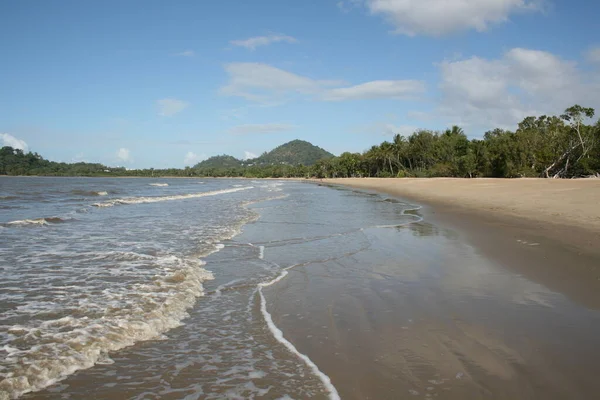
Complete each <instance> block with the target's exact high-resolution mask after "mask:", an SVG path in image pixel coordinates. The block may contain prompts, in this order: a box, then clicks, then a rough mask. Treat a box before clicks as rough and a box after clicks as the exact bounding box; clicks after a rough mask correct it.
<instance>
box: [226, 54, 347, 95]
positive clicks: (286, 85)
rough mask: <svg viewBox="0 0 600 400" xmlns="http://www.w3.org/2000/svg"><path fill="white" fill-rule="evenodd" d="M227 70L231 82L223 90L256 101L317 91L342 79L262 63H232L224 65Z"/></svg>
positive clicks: (228, 93)
mask: <svg viewBox="0 0 600 400" xmlns="http://www.w3.org/2000/svg"><path fill="white" fill-rule="evenodd" d="M225 70H226V71H227V73H228V74H229V83H228V84H227V85H226V86H224V87H222V88H221V89H220V93H221V94H224V95H229V96H240V97H244V98H246V99H248V100H253V101H268V100H269V99H273V97H281V96H282V95H284V94H293V93H301V94H309V93H317V92H319V91H320V90H321V87H323V86H327V85H332V84H336V83H339V82H332V81H318V80H314V79H311V78H307V77H304V76H300V75H296V74H294V73H292V72H288V71H284V70H282V69H279V68H276V67H273V66H271V65H268V64H261V63H231V64H227V65H225Z"/></svg>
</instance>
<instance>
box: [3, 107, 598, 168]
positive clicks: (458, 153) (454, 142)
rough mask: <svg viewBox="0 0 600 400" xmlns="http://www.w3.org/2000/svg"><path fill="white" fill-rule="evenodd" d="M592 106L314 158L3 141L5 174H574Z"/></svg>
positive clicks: (593, 151)
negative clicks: (101, 156)
mask: <svg viewBox="0 0 600 400" xmlns="http://www.w3.org/2000/svg"><path fill="white" fill-rule="evenodd" d="M593 117H594V109H592V108H585V107H581V106H579V105H575V106H573V107H570V108H568V109H566V110H565V112H564V113H563V114H562V115H560V116H546V115H543V116H539V117H527V118H525V119H524V120H523V121H521V122H520V123H519V124H518V127H517V129H516V130H515V131H514V132H513V131H509V130H504V129H494V130H491V131H488V132H486V133H485V134H484V136H483V138H482V139H472V140H469V139H468V138H467V136H466V134H465V133H464V131H463V130H462V129H461V128H460V127H458V126H453V127H451V128H449V129H446V130H445V131H442V132H437V131H431V130H417V131H416V132H414V133H413V134H411V135H410V136H408V137H404V136H402V135H395V136H394V137H393V139H392V140H391V141H384V142H383V143H381V144H379V145H375V146H372V147H371V148H370V149H368V150H367V151H365V152H363V153H350V152H345V153H343V154H341V155H340V156H338V157H333V158H326V159H322V160H319V161H317V162H316V163H315V164H314V165H311V166H305V165H289V164H285V163H279V164H272V165H249V166H244V165H242V166H226V167H220V166H201V165H197V166H195V167H193V168H191V167H186V168H185V169H177V168H171V169H162V170H158V169H156V170H155V169H137V170H126V169H125V168H110V167H106V166H104V165H102V164H90V163H74V164H66V163H56V162H52V161H48V160H45V159H43V158H42V157H41V156H39V155H38V154H37V153H27V154H26V153H24V152H23V151H21V150H16V149H12V148H10V147H4V148H2V149H1V151H0V174H5V175H60V176H73V175H75V176H196V177H247V178H268V177H273V178H283V177H298V178H310V177H316V178H342V177H465V178H473V177H497V178H515V177H545V178H572V177H583V176H590V175H598V174H599V173H600V121H598V122H596V123H592V124H586V121H588V120H591V118H593Z"/></svg>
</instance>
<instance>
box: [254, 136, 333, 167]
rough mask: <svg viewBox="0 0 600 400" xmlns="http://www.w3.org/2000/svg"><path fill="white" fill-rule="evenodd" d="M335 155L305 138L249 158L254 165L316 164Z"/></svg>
mask: <svg viewBox="0 0 600 400" xmlns="http://www.w3.org/2000/svg"><path fill="white" fill-rule="evenodd" d="M332 157H334V155H333V154H331V153H330V152H328V151H326V150H323V149H322V148H320V147H318V146H315V145H313V144H312V143H309V142H306V141H304V140H292V141H291V142H287V143H285V144H282V145H281V146H278V147H276V148H274V149H273V150H271V151H270V152H268V153H264V154H263V155H261V156H260V157H258V158H255V159H253V160H248V163H249V164H254V165H275V164H288V165H307V166H309V165H314V164H315V163H316V162H317V161H319V160H322V159H327V158H332Z"/></svg>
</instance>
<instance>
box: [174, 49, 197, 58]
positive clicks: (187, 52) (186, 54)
mask: <svg viewBox="0 0 600 400" xmlns="http://www.w3.org/2000/svg"><path fill="white" fill-rule="evenodd" d="M175 55H176V56H179V57H194V56H195V55H196V53H195V52H194V50H185V51H182V52H181V53H175Z"/></svg>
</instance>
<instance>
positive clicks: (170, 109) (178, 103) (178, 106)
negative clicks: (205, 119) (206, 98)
mask: <svg viewBox="0 0 600 400" xmlns="http://www.w3.org/2000/svg"><path fill="white" fill-rule="evenodd" d="M156 104H157V105H158V115H161V116H163V117H171V116H173V115H175V114H177V113H179V112H181V111H183V110H185V109H186V108H187V107H188V106H189V103H186V102H185V101H183V100H178V99H174V98H166V99H160V100H157V101H156Z"/></svg>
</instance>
